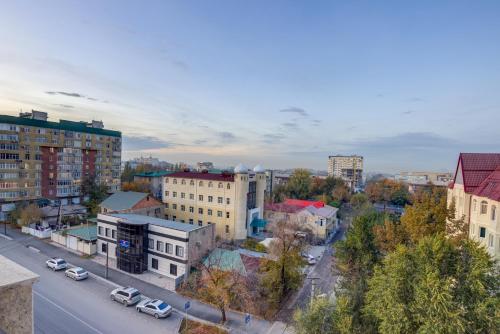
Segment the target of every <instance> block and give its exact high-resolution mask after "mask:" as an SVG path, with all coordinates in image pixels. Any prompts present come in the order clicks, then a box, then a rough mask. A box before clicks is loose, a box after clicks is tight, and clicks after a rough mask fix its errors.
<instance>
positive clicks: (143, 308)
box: [135, 298, 172, 319]
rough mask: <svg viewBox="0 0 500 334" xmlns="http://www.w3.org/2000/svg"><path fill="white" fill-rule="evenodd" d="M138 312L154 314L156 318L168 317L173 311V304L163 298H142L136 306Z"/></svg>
mask: <svg viewBox="0 0 500 334" xmlns="http://www.w3.org/2000/svg"><path fill="white" fill-rule="evenodd" d="M135 308H136V310H137V312H139V313H141V312H144V313H147V314H150V315H152V316H154V317H155V318H156V319H158V318H166V317H168V316H169V315H170V313H172V306H170V305H168V304H167V303H165V302H164V301H163V300H160V299H153V300H151V299H149V298H146V299H144V300H142V301H141V302H140V303H139V304H137V306H136V307H135Z"/></svg>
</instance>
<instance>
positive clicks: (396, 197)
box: [365, 179, 411, 206]
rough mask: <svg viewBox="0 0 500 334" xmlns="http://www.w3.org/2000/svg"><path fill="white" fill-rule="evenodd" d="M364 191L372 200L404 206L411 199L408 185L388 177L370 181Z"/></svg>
mask: <svg viewBox="0 0 500 334" xmlns="http://www.w3.org/2000/svg"><path fill="white" fill-rule="evenodd" d="M365 193H366V194H367V195H368V197H369V198H370V200H371V201H372V202H383V203H386V204H389V203H391V204H394V205H399V206H404V205H406V204H409V203H410V202H411V201H410V200H411V196H410V193H409V192H408V186H407V185H406V184H405V183H403V182H397V181H394V180H389V179H381V180H377V181H370V182H368V183H367V185H366V187H365Z"/></svg>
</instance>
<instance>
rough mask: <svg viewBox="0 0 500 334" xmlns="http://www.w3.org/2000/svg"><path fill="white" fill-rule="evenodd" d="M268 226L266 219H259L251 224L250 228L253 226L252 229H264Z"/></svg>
mask: <svg viewBox="0 0 500 334" xmlns="http://www.w3.org/2000/svg"><path fill="white" fill-rule="evenodd" d="M266 225H267V221H266V220H265V219H258V218H255V219H254V220H252V222H251V223H250V226H252V227H260V228H264V227H266Z"/></svg>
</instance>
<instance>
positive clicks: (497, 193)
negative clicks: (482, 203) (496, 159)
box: [474, 166, 500, 202]
mask: <svg viewBox="0 0 500 334" xmlns="http://www.w3.org/2000/svg"><path fill="white" fill-rule="evenodd" d="M474 195H476V196H480V197H487V198H489V199H491V200H493V201H497V202H500V166H499V167H498V168H497V169H496V170H495V171H494V172H492V173H491V174H490V175H488V177H487V178H486V179H485V180H484V181H483V182H481V184H480V185H479V186H478V187H477V188H476V190H475V191H474Z"/></svg>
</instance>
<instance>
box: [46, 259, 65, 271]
mask: <svg viewBox="0 0 500 334" xmlns="http://www.w3.org/2000/svg"><path fill="white" fill-rule="evenodd" d="M45 264H47V267H49V268H50V269H52V270H54V271H56V270H61V269H66V268H67V267H68V264H67V263H66V261H64V260H63V259H59V258H53V259H50V260H47V261H46V262H45Z"/></svg>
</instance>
